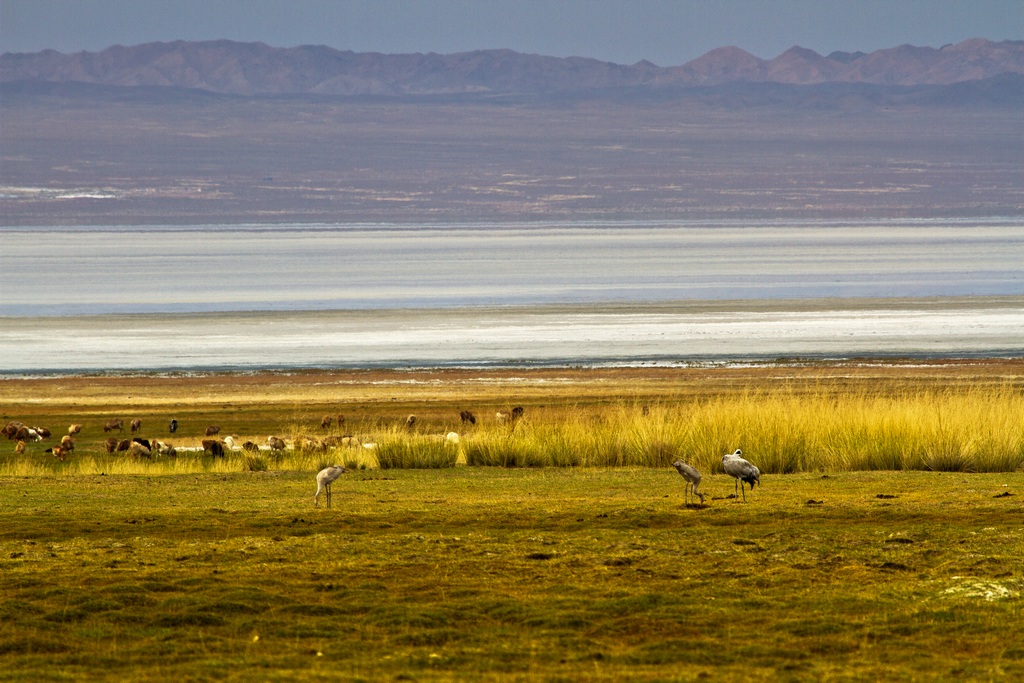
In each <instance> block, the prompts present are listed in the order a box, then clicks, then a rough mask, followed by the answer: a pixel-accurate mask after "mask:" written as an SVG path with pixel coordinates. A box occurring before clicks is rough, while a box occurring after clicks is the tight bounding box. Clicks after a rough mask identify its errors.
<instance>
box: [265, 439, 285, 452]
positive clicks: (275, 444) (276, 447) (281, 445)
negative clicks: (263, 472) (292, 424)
mask: <svg viewBox="0 0 1024 683" xmlns="http://www.w3.org/2000/svg"><path fill="white" fill-rule="evenodd" d="M267 445H268V446H270V450H272V451H283V450H284V449H285V442H284V439H282V438H280V437H277V436H268V437H267Z"/></svg>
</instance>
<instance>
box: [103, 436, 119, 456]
mask: <svg viewBox="0 0 1024 683" xmlns="http://www.w3.org/2000/svg"><path fill="white" fill-rule="evenodd" d="M103 445H104V446H105V447H106V449H107V453H113V452H114V451H116V450H117V439H115V438H114V437H110V438H109V439H107V440H106V441H104V442H103Z"/></svg>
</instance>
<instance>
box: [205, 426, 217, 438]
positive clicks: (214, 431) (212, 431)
mask: <svg viewBox="0 0 1024 683" xmlns="http://www.w3.org/2000/svg"><path fill="white" fill-rule="evenodd" d="M217 434H220V427H218V426H217V425H210V426H209V427H207V428H206V436H216V435H217Z"/></svg>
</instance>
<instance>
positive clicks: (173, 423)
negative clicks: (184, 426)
mask: <svg viewBox="0 0 1024 683" xmlns="http://www.w3.org/2000/svg"><path fill="white" fill-rule="evenodd" d="M167 431H169V432H170V433H171V434H173V433H174V432H176V431H178V421H177V420H171V422H170V424H168V425H167Z"/></svg>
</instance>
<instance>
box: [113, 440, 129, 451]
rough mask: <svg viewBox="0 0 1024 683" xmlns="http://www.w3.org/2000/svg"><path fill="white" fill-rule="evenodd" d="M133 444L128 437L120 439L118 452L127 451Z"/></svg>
mask: <svg viewBox="0 0 1024 683" xmlns="http://www.w3.org/2000/svg"><path fill="white" fill-rule="evenodd" d="M131 445H132V442H131V441H129V440H128V439H121V440H120V441H118V442H117V450H118V452H120V451H126V450H128V448H129V447H130V446H131Z"/></svg>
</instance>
